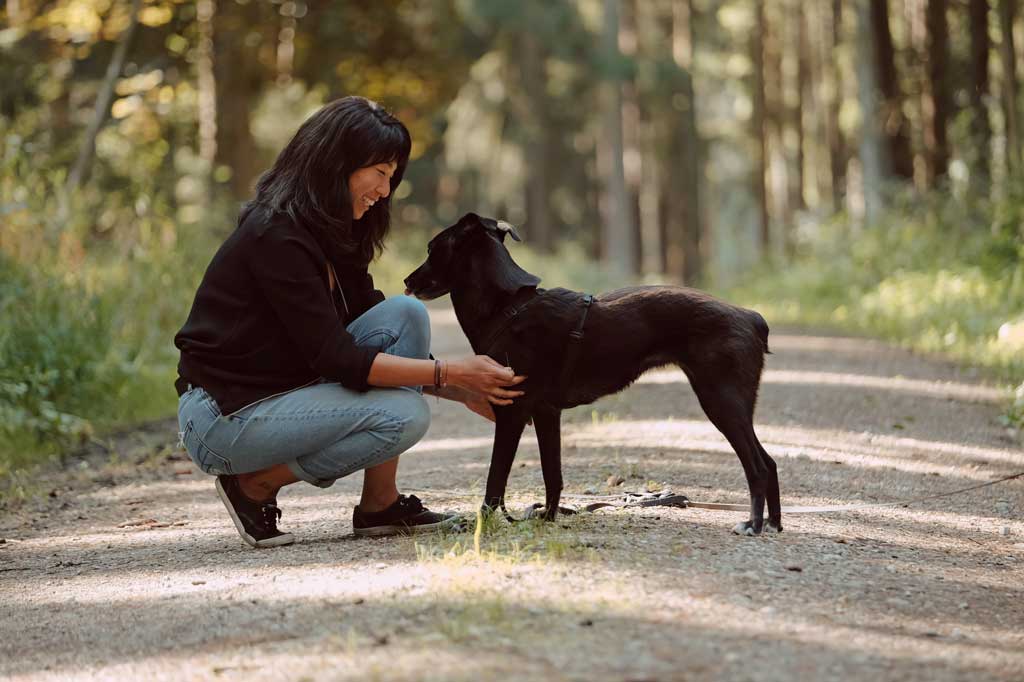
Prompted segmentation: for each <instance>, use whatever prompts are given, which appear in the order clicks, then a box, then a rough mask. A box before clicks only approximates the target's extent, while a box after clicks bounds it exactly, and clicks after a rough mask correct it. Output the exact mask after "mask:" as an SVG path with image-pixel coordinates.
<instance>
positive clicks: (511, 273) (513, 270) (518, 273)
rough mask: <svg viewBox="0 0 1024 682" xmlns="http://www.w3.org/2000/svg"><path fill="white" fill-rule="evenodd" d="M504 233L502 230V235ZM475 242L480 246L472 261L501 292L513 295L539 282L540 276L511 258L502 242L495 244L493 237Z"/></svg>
mask: <svg viewBox="0 0 1024 682" xmlns="http://www.w3.org/2000/svg"><path fill="white" fill-rule="evenodd" d="M485 220H486V219H485ZM510 227H511V226H510ZM495 229H496V228H495ZM504 234H505V232H504V231H502V236H504ZM513 239H515V237H513ZM477 243H478V244H479V245H480V247H482V248H480V249H479V250H478V251H477V253H478V254H480V255H479V256H478V259H474V261H473V262H474V263H475V264H476V263H478V264H479V266H480V268H481V272H482V273H486V275H483V277H484V278H485V280H489V281H491V282H493V283H494V285H495V286H497V287H498V289H500V290H501V291H502V293H505V294H508V295H513V294H515V293H516V292H517V291H519V290H520V289H522V288H523V287H535V286H537V285H538V284H540V277H537V276H536V275H532V274H530V273H529V272H527V271H526V270H523V269H522V268H521V267H519V265H518V264H517V263H516V262H515V261H514V260H512V256H511V254H509V252H508V249H507V248H505V244H504V243H501V244H497V243H495V242H494V240H493V239H482V240H480V241H479V242H477Z"/></svg>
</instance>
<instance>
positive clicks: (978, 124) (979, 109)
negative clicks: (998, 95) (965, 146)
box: [968, 0, 992, 185]
mask: <svg viewBox="0 0 1024 682" xmlns="http://www.w3.org/2000/svg"><path fill="white" fill-rule="evenodd" d="M968 12H969V13H970V27H971V80H970V97H971V111H972V112H973V113H972V116H971V147H972V148H973V149H974V158H973V164H972V166H973V169H972V170H973V175H974V176H976V177H977V179H978V180H980V181H981V182H982V184H984V185H988V183H989V180H990V179H991V177H992V171H991V168H990V166H989V157H990V153H989V149H990V147H991V143H992V129H991V127H990V126H989V122H988V106H987V105H986V101H985V100H986V98H987V97H988V93H989V85H988V55H989V51H990V50H991V48H992V43H991V41H990V40H989V36H988V0H970V5H969V7H968Z"/></svg>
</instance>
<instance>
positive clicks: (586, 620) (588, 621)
mask: <svg viewBox="0 0 1024 682" xmlns="http://www.w3.org/2000/svg"><path fill="white" fill-rule="evenodd" d="M593 625H594V621H593V620H591V619H590V618H584V619H583V620H581V621H580V626H581V627H585V628H589V627H592V626H593Z"/></svg>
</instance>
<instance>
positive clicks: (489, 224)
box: [466, 213, 523, 244]
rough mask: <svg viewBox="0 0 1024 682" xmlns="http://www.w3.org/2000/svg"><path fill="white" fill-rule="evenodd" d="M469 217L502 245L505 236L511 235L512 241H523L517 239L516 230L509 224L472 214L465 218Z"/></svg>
mask: <svg viewBox="0 0 1024 682" xmlns="http://www.w3.org/2000/svg"><path fill="white" fill-rule="evenodd" d="M469 216H473V217H474V218H476V219H477V220H479V221H480V224H481V225H483V226H484V228H485V229H486V230H487V231H488V232H490V233H491V234H493V235H494V236H496V237H497V238H498V241H500V242H501V243H502V244H504V243H505V235H507V234H510V235H512V239H515V240H516V241H517V242H521V241H523V240H522V239H521V238H520V237H519V233H518V232H516V228H515V227H513V226H512V224H511V223H507V222H505V221H504V220H495V219H494V218H480V217H478V216H477V215H476V214H474V213H470V214H469V215H467V216H466V218H468V217H469Z"/></svg>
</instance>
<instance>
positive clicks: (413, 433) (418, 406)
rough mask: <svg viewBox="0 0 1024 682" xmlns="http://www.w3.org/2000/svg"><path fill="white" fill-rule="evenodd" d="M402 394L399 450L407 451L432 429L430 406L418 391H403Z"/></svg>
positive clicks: (399, 409)
mask: <svg viewBox="0 0 1024 682" xmlns="http://www.w3.org/2000/svg"><path fill="white" fill-rule="evenodd" d="M401 392H402V394H403V398H402V400H401V407H400V408H398V411H399V413H400V414H401V415H402V421H403V424H402V435H401V437H400V439H399V443H398V448H399V450H400V451H405V450H408V449H409V448H411V447H412V446H413V445H415V444H416V443H418V442H419V441H420V440H422V439H423V436H425V435H426V434H427V429H429V428H430V405H429V404H427V401H426V399H425V398H424V397H423V396H422V395H420V394H419V393H417V392H416V391H407V390H402V391H401Z"/></svg>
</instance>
